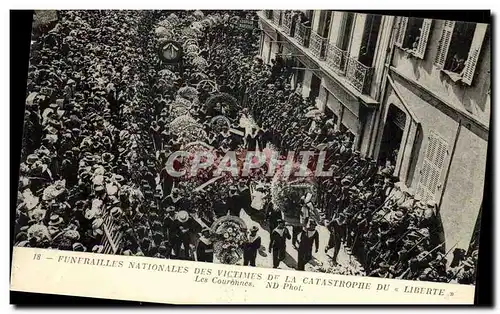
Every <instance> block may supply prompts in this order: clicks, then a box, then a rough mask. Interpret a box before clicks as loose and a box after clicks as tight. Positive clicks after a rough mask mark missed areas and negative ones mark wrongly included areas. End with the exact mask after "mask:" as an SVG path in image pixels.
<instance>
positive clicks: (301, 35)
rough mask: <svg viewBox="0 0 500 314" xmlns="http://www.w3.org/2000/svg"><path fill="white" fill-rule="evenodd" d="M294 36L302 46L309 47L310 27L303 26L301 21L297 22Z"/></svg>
mask: <svg viewBox="0 0 500 314" xmlns="http://www.w3.org/2000/svg"><path fill="white" fill-rule="evenodd" d="M295 28H296V29H295V36H294V38H295V39H296V40H297V41H298V42H299V43H300V44H301V45H302V46H304V47H306V48H307V47H309V38H310V37H311V27H310V26H305V25H304V24H302V23H297V25H296V26H295Z"/></svg>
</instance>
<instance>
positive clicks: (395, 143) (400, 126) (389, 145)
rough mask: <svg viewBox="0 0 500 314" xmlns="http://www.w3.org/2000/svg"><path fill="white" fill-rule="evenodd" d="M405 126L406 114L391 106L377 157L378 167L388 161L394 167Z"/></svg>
mask: <svg viewBox="0 0 500 314" xmlns="http://www.w3.org/2000/svg"><path fill="white" fill-rule="evenodd" d="M405 125H406V114H405V113H404V112H403V111H402V110H401V109H399V108H398V107H396V106H394V105H392V104H391V105H390V107H389V112H388V113H387V119H386V122H385V126H384V132H383V135H382V143H381V144H380V152H379V157H378V162H379V164H380V165H385V164H386V162H387V161H390V163H391V165H392V166H395V165H396V161H397V158H398V151H399V147H400V146H401V140H402V138H403V133H404V129H405Z"/></svg>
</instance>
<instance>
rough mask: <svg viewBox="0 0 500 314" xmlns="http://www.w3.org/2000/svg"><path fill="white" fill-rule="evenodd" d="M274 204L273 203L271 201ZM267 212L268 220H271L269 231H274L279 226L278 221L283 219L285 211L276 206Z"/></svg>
mask: <svg viewBox="0 0 500 314" xmlns="http://www.w3.org/2000/svg"><path fill="white" fill-rule="evenodd" d="M271 204H272V203H271ZM269 209H270V210H269V211H268V212H267V220H268V222H269V232H271V233H272V232H273V230H274V229H276V227H278V222H279V221H280V220H283V212H282V211H281V210H279V209H278V208H275V207H274V206H271V207H270V208H269Z"/></svg>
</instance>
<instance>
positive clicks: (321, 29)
mask: <svg viewBox="0 0 500 314" xmlns="http://www.w3.org/2000/svg"><path fill="white" fill-rule="evenodd" d="M259 17H260V27H261V29H262V32H261V57H262V59H263V60H264V62H266V63H270V62H271V60H272V59H274V58H275V57H276V56H277V55H282V56H283V57H284V58H288V59H292V60H293V62H294V64H295V66H294V69H295V70H294V71H295V72H294V75H293V79H292V84H293V85H294V87H297V88H298V91H299V92H301V93H302V95H303V96H305V97H311V98H314V99H315V101H316V106H317V107H318V108H319V109H320V110H322V111H323V112H325V114H326V115H327V116H331V117H332V118H333V119H334V121H335V124H336V127H338V128H340V129H343V130H347V131H349V132H351V133H352V135H353V138H354V140H355V145H356V147H357V148H358V149H359V150H360V151H361V153H362V154H363V155H365V156H369V157H372V158H375V159H377V160H378V161H379V162H380V163H385V162H386V161H387V160H388V161H390V162H391V163H392V164H393V165H395V175H397V176H398V177H399V178H400V184H401V186H402V188H403V189H405V190H407V191H408V192H409V193H411V194H412V195H416V196H417V198H420V199H421V200H422V201H424V202H434V203H436V205H438V208H439V213H438V216H439V217H440V219H441V223H442V229H441V230H436V231H435V232H439V233H440V234H441V236H442V237H443V241H445V242H446V248H447V249H448V248H451V247H452V246H455V247H458V248H464V249H467V248H468V245H469V243H470V241H471V237H472V234H473V233H474V229H475V226H476V220H477V217H478V214H479V211H480V208H481V204H482V199H483V188H484V177H485V171H486V169H485V166H486V152H487V146H488V131H489V120H490V77H491V74H490V69H491V66H490V50H491V48H490V40H489V33H490V30H489V27H488V25H487V24H477V23H465V22H453V21H444V20H431V19H422V18H408V17H394V16H382V15H372V14H361V13H352V12H337V11H328V10H309V11H293V12H292V11H282V10H266V11H261V12H259Z"/></svg>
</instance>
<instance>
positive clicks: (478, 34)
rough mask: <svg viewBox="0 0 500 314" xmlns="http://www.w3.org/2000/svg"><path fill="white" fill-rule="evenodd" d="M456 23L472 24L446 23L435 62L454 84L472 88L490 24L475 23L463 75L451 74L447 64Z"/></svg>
mask: <svg viewBox="0 0 500 314" xmlns="http://www.w3.org/2000/svg"><path fill="white" fill-rule="evenodd" d="M456 23H470V22H455V21H445V22H444V27H443V30H442V32H441V38H440V41H439V46H438V51H437V54H436V58H435V60H434V65H435V66H436V67H437V68H439V69H440V70H441V71H442V72H444V73H445V74H447V75H448V76H449V77H450V78H451V79H452V80H453V81H454V82H461V83H463V84H465V85H469V86H471V85H472V83H473V81H474V77H475V74H476V70H477V65H478V63H479V61H480V60H479V57H480V54H481V51H482V49H483V45H484V41H485V38H486V33H487V32H488V27H489V25H488V24H484V23H475V28H474V35H473V36H472V40H471V44H470V47H469V51H468V53H467V59H466V60H465V66H464V68H463V70H462V71H461V73H455V72H451V71H449V70H446V69H445V68H444V67H445V64H446V61H447V60H448V56H449V52H450V51H449V48H450V45H451V42H452V39H453V34H454V30H455V24H456Z"/></svg>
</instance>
